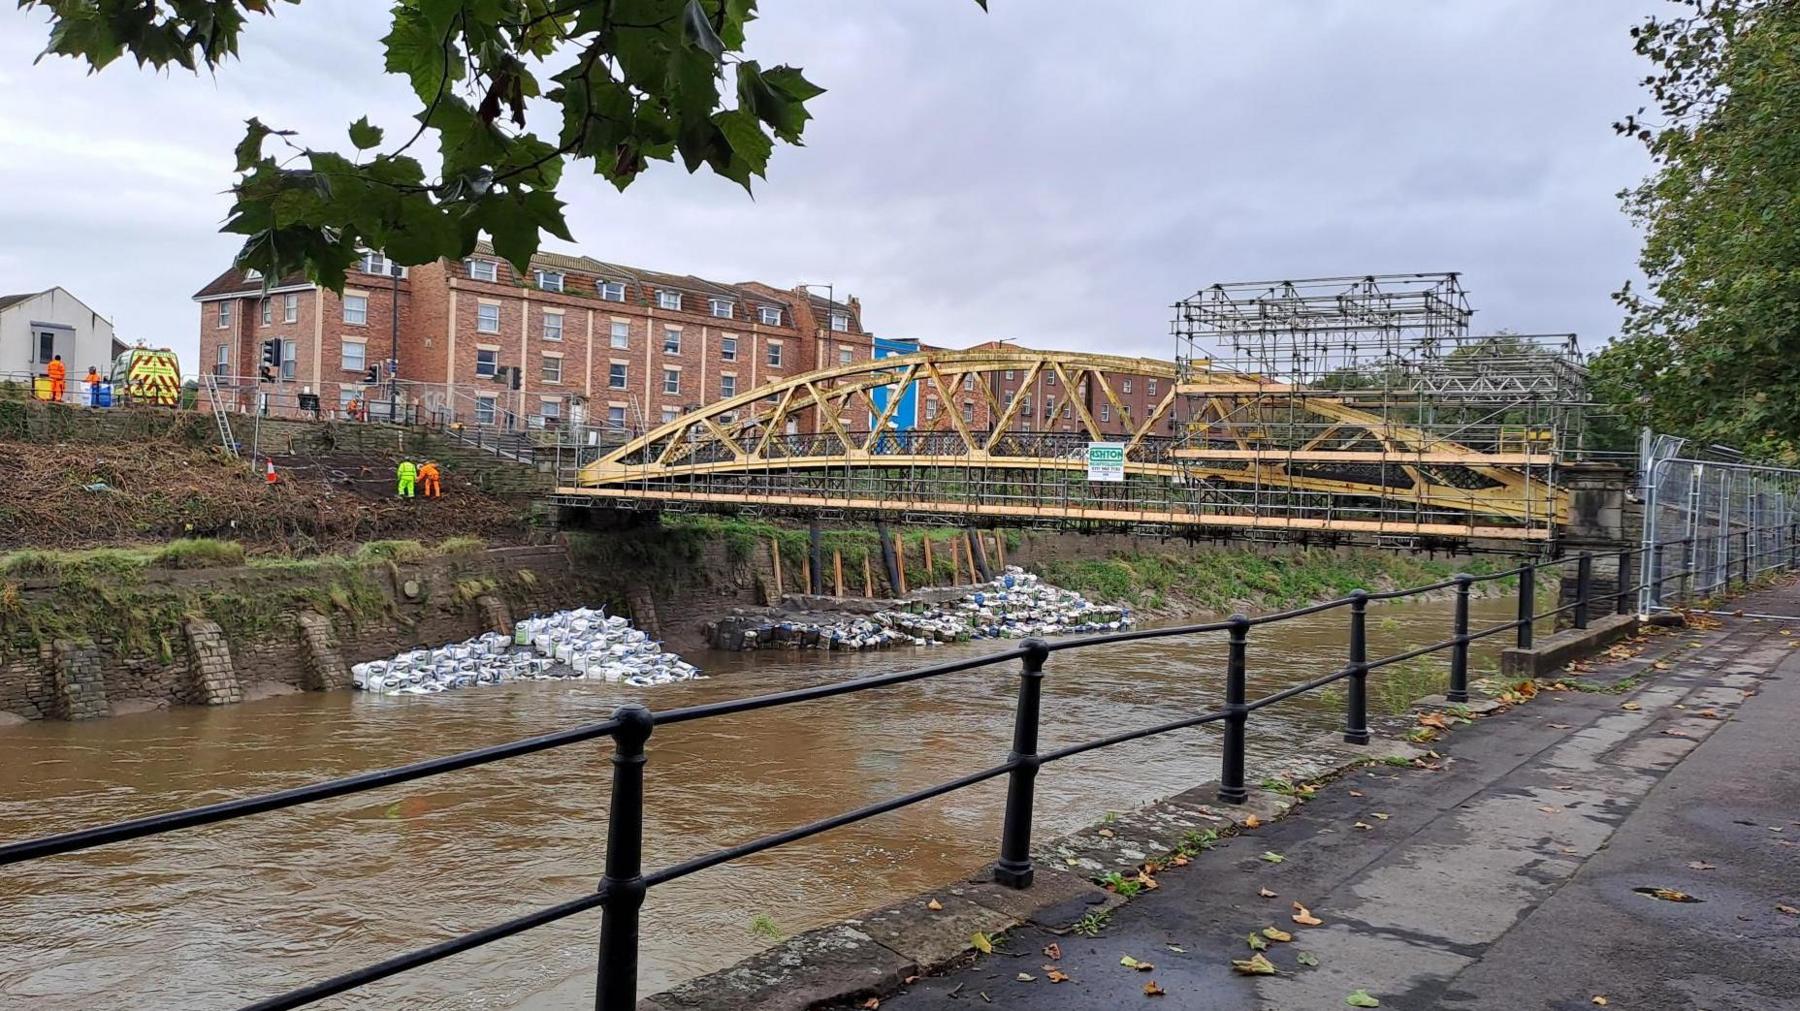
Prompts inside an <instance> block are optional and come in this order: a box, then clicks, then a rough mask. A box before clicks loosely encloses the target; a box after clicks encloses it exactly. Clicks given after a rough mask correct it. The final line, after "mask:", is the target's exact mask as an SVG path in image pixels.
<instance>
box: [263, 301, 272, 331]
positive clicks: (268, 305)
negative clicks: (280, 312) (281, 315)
mask: <svg viewBox="0 0 1800 1011" xmlns="http://www.w3.org/2000/svg"><path fill="white" fill-rule="evenodd" d="M261 308H262V325H263V326H272V325H274V323H275V300H274V299H272V298H265V299H263V300H262V304H261Z"/></svg>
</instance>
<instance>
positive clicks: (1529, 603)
mask: <svg viewBox="0 0 1800 1011" xmlns="http://www.w3.org/2000/svg"><path fill="white" fill-rule="evenodd" d="M1536 612H1537V564H1536V563H1535V562H1526V563H1525V569H1524V571H1522V572H1520V573H1519V638H1518V647H1519V648H1520V649H1530V648H1531V622H1532V619H1533V616H1534V615H1535V614H1536Z"/></svg>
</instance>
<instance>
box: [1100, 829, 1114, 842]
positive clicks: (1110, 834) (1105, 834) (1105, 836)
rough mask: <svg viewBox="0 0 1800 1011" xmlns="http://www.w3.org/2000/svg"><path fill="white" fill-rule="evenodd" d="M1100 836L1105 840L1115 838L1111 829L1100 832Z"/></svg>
mask: <svg viewBox="0 0 1800 1011" xmlns="http://www.w3.org/2000/svg"><path fill="white" fill-rule="evenodd" d="M1100 836H1101V838H1103V839H1111V838H1112V837H1113V830H1112V829H1110V828H1103V829H1101V830H1100Z"/></svg>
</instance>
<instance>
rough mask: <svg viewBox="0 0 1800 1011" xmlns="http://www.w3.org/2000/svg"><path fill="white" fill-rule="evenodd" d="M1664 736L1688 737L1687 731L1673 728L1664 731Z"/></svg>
mask: <svg viewBox="0 0 1800 1011" xmlns="http://www.w3.org/2000/svg"><path fill="white" fill-rule="evenodd" d="M1663 736H1664V737H1687V736H1688V735H1687V733H1686V732H1684V731H1680V730H1675V729H1673V728H1671V729H1669V730H1665V731H1663Z"/></svg>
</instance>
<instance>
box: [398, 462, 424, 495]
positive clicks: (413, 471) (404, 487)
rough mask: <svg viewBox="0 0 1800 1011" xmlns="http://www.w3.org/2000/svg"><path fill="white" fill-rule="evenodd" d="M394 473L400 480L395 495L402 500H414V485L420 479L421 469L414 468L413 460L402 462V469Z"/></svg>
mask: <svg viewBox="0 0 1800 1011" xmlns="http://www.w3.org/2000/svg"><path fill="white" fill-rule="evenodd" d="M394 473H395V475H396V476H397V477H399V479H400V485H399V487H398V488H396V489H395V490H394V494H396V495H398V496H400V497H401V498H412V497H413V483H414V482H415V481H417V480H418V479H419V468H418V467H415V466H413V462H412V461H411V460H401V461H400V469H399V470H397V471H395V472H394Z"/></svg>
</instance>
